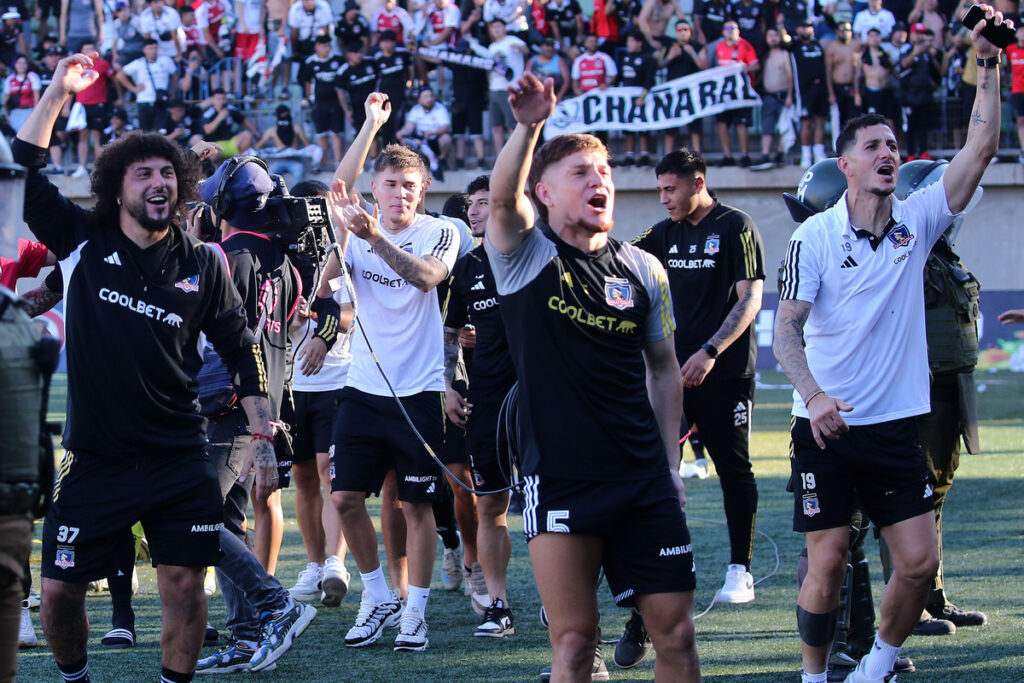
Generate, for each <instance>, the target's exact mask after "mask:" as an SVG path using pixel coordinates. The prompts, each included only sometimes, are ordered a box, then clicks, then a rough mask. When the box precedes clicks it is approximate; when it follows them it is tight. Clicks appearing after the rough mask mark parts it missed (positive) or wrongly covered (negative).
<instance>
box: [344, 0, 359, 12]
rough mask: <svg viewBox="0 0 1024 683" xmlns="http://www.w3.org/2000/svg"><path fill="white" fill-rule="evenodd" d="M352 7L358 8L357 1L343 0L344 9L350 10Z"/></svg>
mask: <svg viewBox="0 0 1024 683" xmlns="http://www.w3.org/2000/svg"><path fill="white" fill-rule="evenodd" d="M354 9H360V7H359V3H358V2H356V0H345V11H346V12H350V11H352V10H354Z"/></svg>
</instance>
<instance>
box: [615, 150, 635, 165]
mask: <svg viewBox="0 0 1024 683" xmlns="http://www.w3.org/2000/svg"><path fill="white" fill-rule="evenodd" d="M619 165H620V166H623V167H628V166H635V165H636V155H635V154H633V153H632V152H626V154H625V155H623V157H622V161H621V162H620V163H619Z"/></svg>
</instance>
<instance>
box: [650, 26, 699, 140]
mask: <svg viewBox="0 0 1024 683" xmlns="http://www.w3.org/2000/svg"><path fill="white" fill-rule="evenodd" d="M673 30H674V31H675V32H676V40H675V42H674V43H672V44H671V45H669V46H668V47H666V48H664V49H663V50H662V51H661V56H660V58H659V63H658V66H660V67H665V80H666V81H674V80H675V79H677V78H682V77H683V76H689V75H690V74H695V73H697V72H698V71H700V70H701V69H705V68H707V66H708V64H707V55H705V54H704V46H703V45H701V44H700V42H699V41H698V40H697V38H696V36H695V35H694V31H693V24H691V23H690V20H689V19H680V20H679V21H677V22H676V25H675V28H674V29H673ZM702 126H703V119H697V120H696V121H693V122H692V123H690V124H689V125H686V126H681V127H680V128H679V130H678V131H676V130H675V129H672V128H669V129H668V130H666V131H665V149H675V148H676V146H675V139H676V133H677V132H678V134H679V135H681V136H683V135H686V134H687V133H689V135H690V147H691V149H693V150H694V151H696V152H697V153H698V154H699V153H700V143H701V128H702Z"/></svg>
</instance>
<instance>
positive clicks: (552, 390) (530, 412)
mask: <svg viewBox="0 0 1024 683" xmlns="http://www.w3.org/2000/svg"><path fill="white" fill-rule="evenodd" d="M485 245H486V248H487V256H488V258H489V259H490V263H491V267H492V269H493V271H494V279H495V282H496V284H497V288H498V295H499V302H500V304H501V315H502V317H503V318H504V320H505V330H506V333H507V336H508V345H509V350H510V351H511V353H512V361H513V363H514V364H515V368H516V375H517V377H518V378H519V392H520V397H519V422H520V450H521V456H522V471H523V474H527V475H530V474H537V475H541V476H542V477H554V478H563V479H573V480H589V481H606V480H613V479H614V480H627V479H642V478H645V477H652V476H658V475H662V474H664V473H665V471H666V470H667V468H668V459H667V458H666V457H665V444H664V442H663V441H662V438H661V433H660V432H659V429H658V422H657V420H656V418H655V415H654V410H653V409H652V408H651V403H650V400H649V399H648V395H647V386H646V366H645V364H644V358H643V350H644V348H645V346H646V345H647V344H648V343H652V342H656V341H661V340H663V339H665V338H666V337H668V336H669V335H671V334H672V331H673V330H674V329H675V322H674V321H673V319H672V300H671V295H670V294H669V288H668V281H667V279H666V278H665V269H664V268H662V267H661V264H659V263H658V262H657V261H656V260H655V259H654V258H653V257H652V256H651V255H650V254H647V253H645V252H643V251H641V250H639V249H637V248H635V247H633V246H631V245H628V244H623V243H621V242H618V241H617V240H613V239H609V240H608V244H607V245H606V246H605V247H603V248H601V249H598V250H597V251H594V252H591V253H584V252H582V251H580V250H579V249H576V248H575V247H572V246H570V245H568V244H566V243H565V242H563V241H562V240H561V239H559V238H558V236H557V235H555V234H554V232H552V231H551V229H550V228H549V227H547V226H546V225H545V224H543V223H540V222H538V225H537V227H536V228H535V229H533V230H531V231H530V232H529V234H528V235H527V237H526V240H525V241H524V242H523V244H522V245H520V247H519V248H518V249H517V250H516V251H515V252H513V253H512V254H508V255H505V254H501V253H500V252H498V251H497V250H496V249H494V247H493V246H492V245H491V244H490V242H485Z"/></svg>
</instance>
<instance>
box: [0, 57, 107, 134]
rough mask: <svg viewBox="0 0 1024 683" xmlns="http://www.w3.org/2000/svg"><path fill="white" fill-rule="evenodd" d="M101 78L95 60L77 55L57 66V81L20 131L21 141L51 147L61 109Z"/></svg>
mask: <svg viewBox="0 0 1024 683" xmlns="http://www.w3.org/2000/svg"><path fill="white" fill-rule="evenodd" d="M98 77H99V74H98V73H96V72H95V71H93V70H92V60H91V59H90V58H89V57H86V56H85V55H83V54H76V55H72V56H70V57H65V58H64V59H62V60H60V61H59V62H57V68H56V69H55V70H54V73H53V81H51V83H50V85H48V86H46V90H45V91H43V96H42V97H41V98H39V104H38V105H37V106H36V107H35V109H33V110H32V113H31V114H29V117H28V119H27V120H26V121H25V123H24V124H22V126H21V129H20V130H19V131H18V139H19V140H24V141H25V142H28V143H31V144H33V145H35V146H36V147H43V148H47V147H49V146H50V134H51V133H52V132H53V126H54V124H55V123H56V122H57V117H58V116H60V112H61V109H63V108H64V104H65V103H66V102H67V100H68V97H70V96H71V95H72V94H75V93H80V92H82V91H83V90H85V89H86V88H88V87H89V86H90V85H92V84H93V82H95V80H96V79H97V78H98Z"/></svg>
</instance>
